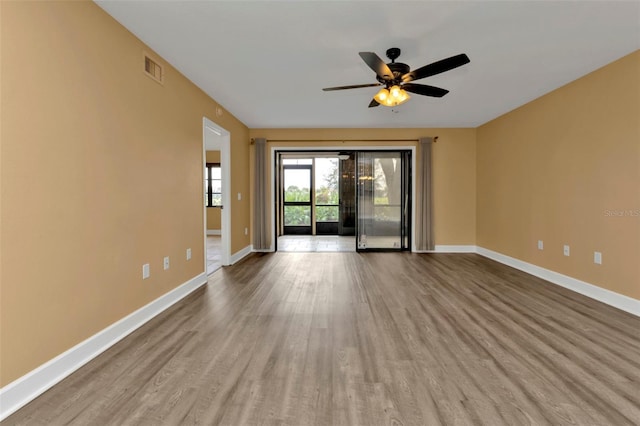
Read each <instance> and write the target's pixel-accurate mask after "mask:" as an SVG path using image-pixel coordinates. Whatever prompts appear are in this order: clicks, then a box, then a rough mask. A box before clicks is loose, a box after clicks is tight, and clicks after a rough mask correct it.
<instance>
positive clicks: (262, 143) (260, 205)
mask: <svg viewBox="0 0 640 426" xmlns="http://www.w3.org/2000/svg"><path fill="white" fill-rule="evenodd" d="M254 142H255V144H254V147H255V173H254V182H253V183H254V185H253V188H254V194H253V200H254V202H253V249H254V250H267V249H269V236H268V231H269V230H268V229H267V227H268V226H267V205H266V204H267V158H266V157H267V140H266V139H264V138H256V139H255V141H254Z"/></svg>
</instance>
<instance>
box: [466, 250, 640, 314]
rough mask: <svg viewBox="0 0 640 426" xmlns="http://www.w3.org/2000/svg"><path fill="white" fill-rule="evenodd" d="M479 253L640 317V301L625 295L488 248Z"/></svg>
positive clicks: (478, 251)
mask: <svg viewBox="0 0 640 426" xmlns="http://www.w3.org/2000/svg"><path fill="white" fill-rule="evenodd" d="M477 253H478V254H480V255H482V256H484V257H488V258H489V259H492V260H495V261H496V262H500V263H502V264H505V265H507V266H511V267H512V268H515V269H519V270H521V271H524V272H526V273H528V274H531V275H535V276H536V277H538V278H542V279H543V280H547V281H549V282H552V283H553V284H557V285H559V286H561V287H564V288H568V289H569V290H572V291H575V292H576V293H580V294H582V295H584V296H587V297H590V298H592V299H595V300H597V301H600V302H602V303H606V304H607V305H610V306H613V307H615V308H618V309H621V310H623V311H625V312H628V313H630V314H633V315H636V316H639V317H640V300H637V299H633V298H631V297H628V296H625V295H623V294H619V293H615V292H613V291H611V290H607V289H605V288H602V287H598V286H596V285H593V284H589V283H587V282H584V281H581V280H578V279H576V278H572V277H569V276H567V275H563V274H560V273H558V272H554V271H552V270H549V269H545V268H542V267H540V266H537V265H534V264H532V263H528V262H525V261H522V260H519V259H515V258H513V257H510V256H507V255H504V254H502V253H498V252H495V251H493V250H489V249H486V248H482V247H478V248H477Z"/></svg>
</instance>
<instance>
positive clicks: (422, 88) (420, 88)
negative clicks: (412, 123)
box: [402, 83, 449, 98]
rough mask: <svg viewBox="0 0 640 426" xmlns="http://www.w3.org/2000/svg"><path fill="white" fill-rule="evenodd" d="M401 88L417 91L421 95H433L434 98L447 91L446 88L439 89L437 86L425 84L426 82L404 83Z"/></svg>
mask: <svg viewBox="0 0 640 426" xmlns="http://www.w3.org/2000/svg"><path fill="white" fill-rule="evenodd" d="M402 88H403V89H404V90H406V91H407V92H411V93H417V94H418V95H423V96H433V97H434V98H441V97H443V96H444V95H446V94H447V93H449V91H448V90H447V89H441V88H439V87H434V86H427V85H426V84H415V83H405V84H403V85H402Z"/></svg>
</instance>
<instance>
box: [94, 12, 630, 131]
mask: <svg viewBox="0 0 640 426" xmlns="http://www.w3.org/2000/svg"><path fill="white" fill-rule="evenodd" d="M97 3H98V5H99V6H100V7H102V8H103V9H104V10H106V11H107V12H108V13H109V14H110V15H111V16H113V17H114V18H115V19H116V20H118V21H119V22H120V23H122V25H124V26H125V27H126V28H128V29H129V30H130V31H131V32H132V33H134V34H135V35H136V36H137V37H139V38H140V39H141V40H142V41H144V42H145V43H146V44H148V45H149V46H150V47H151V48H153V49H154V50H155V51H156V52H158V53H159V54H160V55H161V56H162V57H163V58H164V59H166V60H167V61H168V62H170V63H171V64H172V65H173V66H174V67H176V68H177V69H178V70H180V71H181V72H182V73H183V74H184V75H185V76H187V77H188V78H189V79H190V80H191V81H193V82H194V83H195V84H196V85H198V86H199V87H200V88H201V89H202V90H204V91H205V92H206V93H207V94H209V95H210V96H211V97H213V98H214V99H216V101H217V102H219V103H220V104H221V105H222V106H223V107H225V108H226V109H227V110H229V111H230V112H231V113H233V114H234V115H235V116H236V117H237V118H238V119H240V120H241V121H242V122H244V123H245V124H246V125H247V126H249V127H250V128H281V127H287V128H289V127H301V128H314V127H476V126H478V125H481V124H483V123H485V122H487V121H489V120H491V119H493V118H495V117H498V116H500V115H501V114H504V113H506V112H508V111H511V110H512V109H514V108H516V107H518V106H520V105H523V104H524V103H526V102H528V101H530V100H532V99H535V98H537V97H539V96H541V95H543V94H545V93H547V92H550V91H552V90H554V89H556V88H558V87H560V86H562V85H564V84H566V83H568V82H570V81H573V80H575V79H576V78H578V77H581V76H583V75H585V74H587V73H589V72H591V71H593V70H595V69H597V68H599V67H601V66H603V65H606V64H608V63H610V62H612V61H614V60H616V59H618V58H620V57H622V56H624V55H626V54H628V53H630V52H633V51H634V50H636V49H639V48H640V2H638V1H630V2H629V1H627V2H614V1H600V2H597V1H589V2H587V1H562V2H559V1H491V2H489V1H467V2H454V1H446V2H431V1H429V2H427V1H425V2H417V1H377V2H370V1H297V2H294V1H278V2H276V1H104V0H100V1H97ZM390 47H399V48H400V49H402V55H401V56H400V58H399V59H398V61H399V62H404V63H407V64H408V65H409V66H411V68H412V69H415V68H418V67H421V66H423V65H426V64H428V63H431V62H434V61H437V60H440V59H443V58H446V57H449V56H452V55H455V54H458V53H466V54H467V55H468V56H469V58H470V59H471V63H470V64H467V65H465V66H463V67H460V68H457V69H455V70H452V71H449V72H447V73H444V74H440V75H437V76H433V77H430V78H426V79H423V80H420V81H418V83H423V84H430V85H434V86H439V87H443V88H445V89H448V90H450V91H451V92H450V93H449V94H447V95H446V96H445V97H444V98H441V99H436V98H428V97H423V96H419V95H413V96H412V98H411V99H410V100H409V101H408V102H407V103H405V104H403V105H401V106H399V107H396V108H394V109H393V110H392V109H391V108H387V107H382V106H380V107H377V108H367V106H368V104H369V102H370V100H371V98H372V96H373V95H374V94H375V93H376V91H377V88H375V87H372V88H363V89H354V90H345V91H335V92H323V91H322V90H321V89H322V88H323V87H329V86H342V85H349V84H365V83H375V82H376V81H375V74H374V72H373V71H372V70H371V69H370V68H368V67H367V65H366V64H365V63H364V62H363V61H362V59H360V57H359V56H358V52H361V51H372V52H375V53H377V54H378V55H379V56H380V57H381V58H382V59H385V60H386V57H385V51H386V49H388V48H390ZM639 78H640V76H639Z"/></svg>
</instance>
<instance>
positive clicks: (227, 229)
mask: <svg viewBox="0 0 640 426" xmlns="http://www.w3.org/2000/svg"><path fill="white" fill-rule="evenodd" d="M230 141H231V133H229V131H228V130H226V129H225V128H223V127H222V126H219V125H218V124H216V123H215V122H213V121H211V120H210V119H208V118H207V117H203V118H202V171H203V178H202V179H201V182H202V185H203V197H202V198H201V200H204V195H205V194H206V188H205V187H204V176H205V175H204V170H205V167H206V163H207V151H220V170H221V172H222V209H221V214H220V217H221V220H220V228H221V229H220V263H221V264H222V265H223V266H227V265H230V264H231V161H230V159H231V143H230ZM203 211H204V218H203V219H204V220H203V231H202V235H203V241H204V271H205V273H206V272H207V205H206V203H203Z"/></svg>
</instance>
